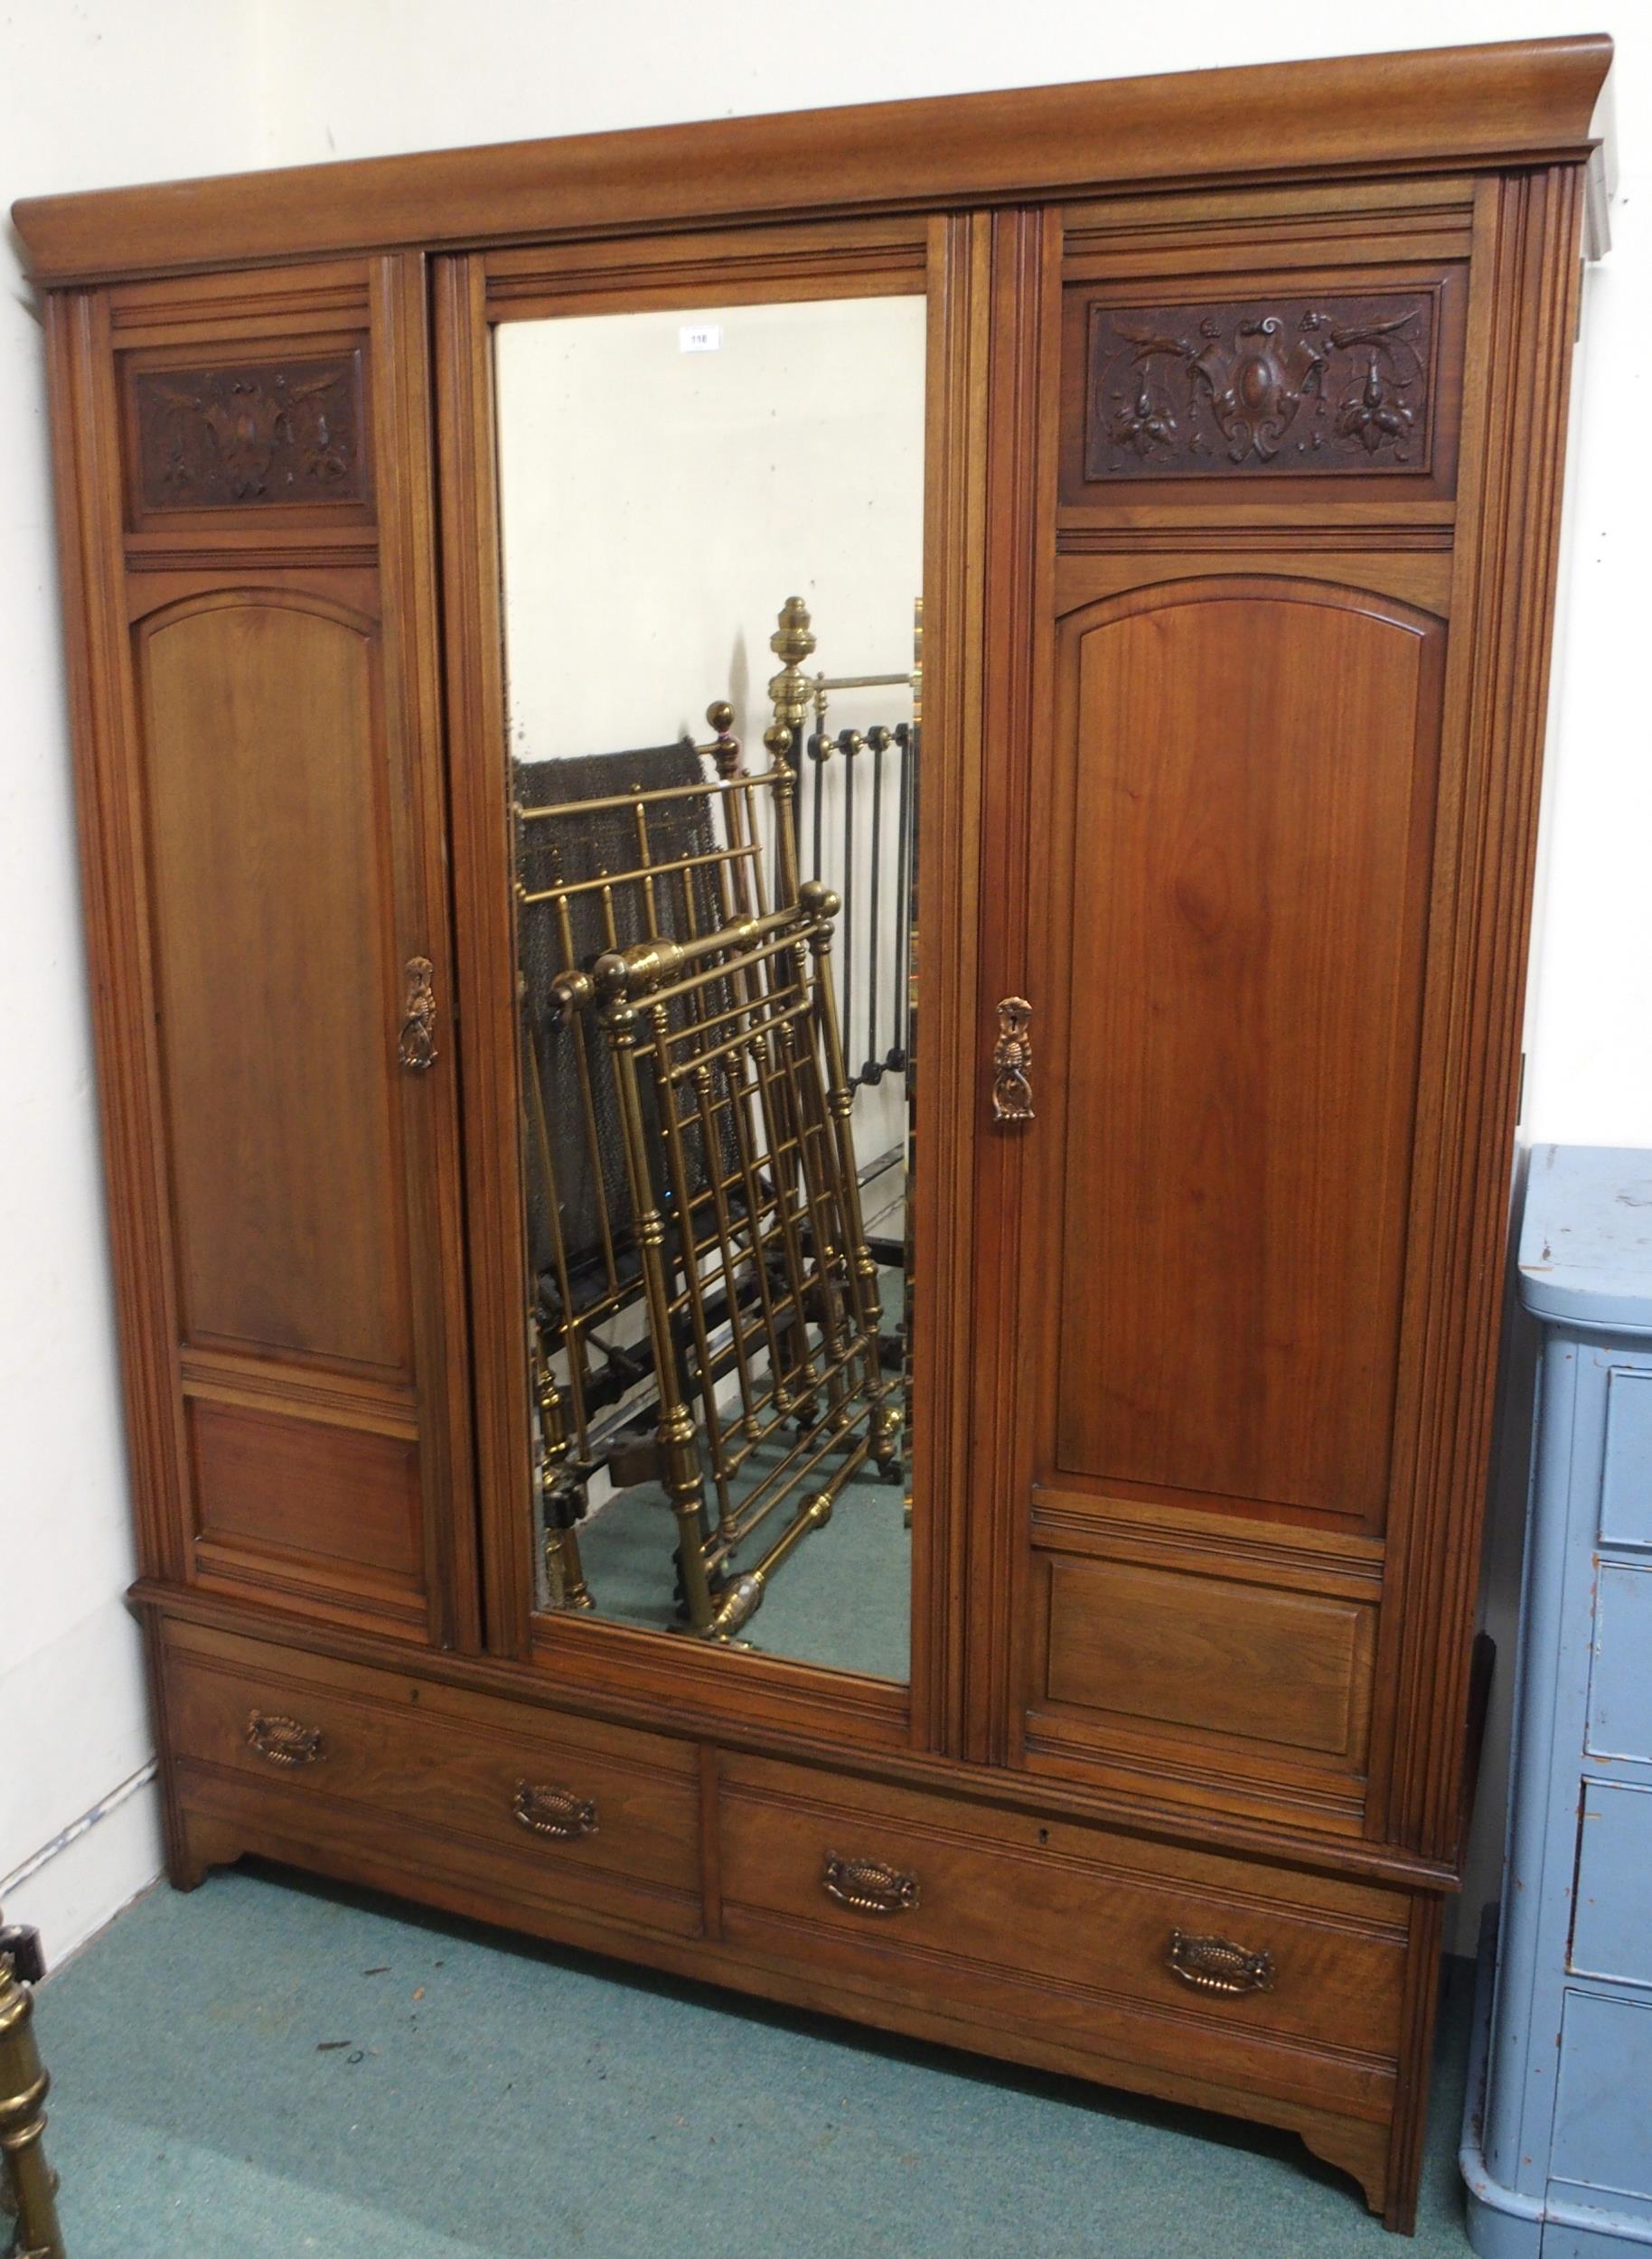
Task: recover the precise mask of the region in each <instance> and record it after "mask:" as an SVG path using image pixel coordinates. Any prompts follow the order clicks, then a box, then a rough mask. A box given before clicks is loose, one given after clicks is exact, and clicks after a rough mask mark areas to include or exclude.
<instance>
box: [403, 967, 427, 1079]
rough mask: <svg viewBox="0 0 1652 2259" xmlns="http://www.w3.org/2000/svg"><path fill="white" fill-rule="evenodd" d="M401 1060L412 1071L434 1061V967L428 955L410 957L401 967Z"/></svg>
mask: <svg viewBox="0 0 1652 2259" xmlns="http://www.w3.org/2000/svg"><path fill="white" fill-rule="evenodd" d="M402 980H403V981H404V983H405V984H406V986H405V992H404V995H403V999H402V1007H401V1009H402V1021H401V1041H400V1043H399V1046H398V1050H399V1056H400V1059H401V1064H402V1065H403V1066H404V1067H410V1068H411V1069H412V1071H413V1073H415V1074H422V1073H424V1071H425V1069H426V1068H427V1067H433V1066H434V1065H435V1064H436V988H435V985H434V984H435V980H436V967H435V966H434V965H433V964H432V963H431V962H430V960H429V959H428V958H427V957H409V958H408V961H407V963H406V964H405V965H404V966H403V967H402Z"/></svg>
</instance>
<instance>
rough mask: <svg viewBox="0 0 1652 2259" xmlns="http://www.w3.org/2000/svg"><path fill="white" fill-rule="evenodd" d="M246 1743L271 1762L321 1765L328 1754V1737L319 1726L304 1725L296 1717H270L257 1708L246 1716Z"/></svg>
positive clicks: (275, 1763) (277, 1763) (267, 1761)
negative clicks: (249, 1715) (248, 1716)
mask: <svg viewBox="0 0 1652 2259" xmlns="http://www.w3.org/2000/svg"><path fill="white" fill-rule="evenodd" d="M247 1747H248V1748H249V1749H256V1750H257V1752H258V1755H259V1756H260V1757H261V1758H263V1759H264V1760H265V1762H266V1763H267V1764H268V1765H319V1764H320V1763H321V1761H322V1759H323V1758H324V1757H325V1756H326V1754H327V1737H326V1735H325V1734H324V1733H323V1731H322V1729H321V1728H320V1727H319V1726H301V1725H300V1724H299V1722H298V1720H297V1719H296V1718H271V1717H268V1716H267V1715H266V1714H265V1712H264V1711H261V1710H255V1711H253V1713H252V1715H251V1717H250V1718H249V1719H248V1720H247Z"/></svg>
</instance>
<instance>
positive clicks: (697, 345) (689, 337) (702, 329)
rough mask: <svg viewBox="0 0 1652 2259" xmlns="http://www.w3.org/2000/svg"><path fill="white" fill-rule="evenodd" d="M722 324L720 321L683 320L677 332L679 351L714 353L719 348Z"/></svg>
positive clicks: (721, 339)
mask: <svg viewBox="0 0 1652 2259" xmlns="http://www.w3.org/2000/svg"><path fill="white" fill-rule="evenodd" d="M722 342H723V325H722V323H720V322H685V323H683V325H682V327H681V329H680V330H679V331H678V333H677V350H678V352H680V353H715V352H718V351H719V350H720V349H721V346H722Z"/></svg>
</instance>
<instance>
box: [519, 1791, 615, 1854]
mask: <svg viewBox="0 0 1652 2259" xmlns="http://www.w3.org/2000/svg"><path fill="white" fill-rule="evenodd" d="M511 1810H512V1813H513V1814H515V1817H516V1819H517V1821H518V1823H519V1824H520V1825H521V1826H522V1827H525V1828H526V1829H528V1831H529V1832H530V1834H533V1835H551V1836H554V1837H555V1838H556V1840H557V1841H558V1842H559V1843H573V1842H577V1841H578V1839H579V1838H580V1837H581V1836H582V1835H595V1834H596V1804H595V1803H594V1802H593V1801H592V1799H591V1798H590V1797H588V1796H576V1795H575V1794H574V1792H573V1790H572V1789H571V1788H552V1787H550V1786H548V1784H547V1783H546V1782H544V1781H531V1780H519V1781H518V1782H517V1784H516V1795H514V1796H513V1797H512V1801H511Z"/></svg>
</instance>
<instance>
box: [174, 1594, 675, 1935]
mask: <svg viewBox="0 0 1652 2259" xmlns="http://www.w3.org/2000/svg"><path fill="white" fill-rule="evenodd" d="M163 1683H164V1690H165V1704H166V1717H167V1732H168V1739H169V1742H170V1747H171V1751H172V1756H173V1760H174V1765H175V1767H176V1769H177V1776H178V1786H179V1792H180V1795H181V1796H182V1798H183V1801H184V1803H185V1804H190V1805H192V1806H194V1807H195V1808H197V1809H200V1810H202V1811H204V1812H209V1813H211V1812H213V1811H215V1810H216V1811H218V1812H219V1813H221V1814H222V1815H223V1816H225V1817H239V1816H241V1815H244V1814H246V1813H247V1812H249V1810H250V1811H255V1812H262V1813H264V1814H268V1819H269V1825H270V1827H271V1830H272V1832H274V1833H282V1832H284V1831H285V1832H286V1833H287V1834H289V1835H290V1834H291V1833H293V1832H295V1831H296V1832H297V1833H298V1835H299V1837H300V1839H301V1840H304V1841H313V1842H315V1843H316V1845H317V1847H318V1850H320V1851H325V1848H326V1845H327V1842H329V1840H334V1841H336V1842H339V1843H340V1844H343V1843H344V1842H349V1843H350V1844H351V1845H352V1847H354V1848H355V1849H356V1850H357V1851H358V1853H361V1852H363V1851H379V1852H380V1853H381V1854H382V1856H383V1857H384V1858H385V1860H386V1861H388V1862H389V1863H390V1864H392V1865H398V1866H409V1867H410V1868H411V1870H413V1871H415V1872H417V1871H418V1869H419V1868H421V1867H429V1866H433V1865H435V1866H438V1867H439V1866H444V1865H446V1867H448V1868H450V1869H451V1870H453V1871H455V1872H457V1873H463V1874H466V1875H469V1876H472V1877H474V1878H475V1879H478V1880H481V1879H483V1873H484V1872H485V1874H486V1876H488V1877H491V1878H492V1879H494V1880H496V1881H497V1882H498V1883H499V1884H500V1886H501V1887H502V1888H504V1889H508V1890H510V1891H511V1892H512V1893H513V1894H514V1895H517V1896H519V1897H520V1896H526V1897H528V1898H544V1899H546V1900H548V1901H554V1902H555V1903H558V1904H564V1905H568V1906H570V1907H577V1908H580V1909H582V1910H585V1911H587V1912H589V1913H594V1914H596V1915H599V1916H604V1917H607V1918H611V1919H615V1920H618V1921H624V1922H626V1923H635V1922H642V1923H643V1924H645V1925H646V1926H650V1927H654V1928H661V1929H664V1930H666V1931H668V1932H671V1933H673V1934H676V1935H679V1936H694V1935H696V1934H697V1933H698V1931H699V1927H700V1924H701V1899H700V1888H699V1767H698V1759H697V1757H696V1754H695V1752H694V1750H693V1749H692V1748H690V1746H689V1745H687V1744H686V1743H683V1742H680V1741H672V1740H669V1739H666V1738H665V1737H664V1736H662V1735H656V1734H649V1733H642V1732H637V1731H634V1730H633V1729H630V1728H628V1727H624V1726H611V1725H605V1724H599V1723H596V1722H595V1721H593V1720H585V1719H576V1718H568V1717H564V1716H560V1715H557V1714H553V1713H551V1712H549V1711H534V1710H532V1709H529V1708H527V1707H525V1706H523V1705H521V1704H520V1703H514V1702H504V1701H496V1700H494V1699H493V1698H492V1697H491V1696H487V1695H479V1694H473V1693H468V1692H458V1691H456V1690H453V1689H450V1688H446V1687H443V1686H440V1685H437V1684H435V1683H432V1682H430V1681H428V1680H420V1679H416V1678H414V1677H412V1676H410V1675H406V1674H403V1673H399V1672H395V1671H390V1670H382V1671H380V1670H371V1669H366V1668H363V1667H361V1666H359V1665H356V1664H343V1663H338V1662H334V1661H332V1660H328V1659H325V1658H323V1657H319V1656H315V1655H310V1654H303V1653H300V1652H299V1651H296V1650H294V1649H290V1648H285V1647H280V1646H277V1645H273V1644H271V1643H268V1642H266V1641H263V1640H249V1639H241V1638H239V1637H236V1636H231V1635H229V1634H225V1633H221V1632H215V1631H208V1630H205V1629H202V1628H201V1627H199V1626H191V1625H183V1624H175V1623H174V1624H170V1625H168V1626H167V1627H166V1631H165V1635H164V1664H163ZM249 1796H251V1797H252V1798H253V1800H254V1801H253V1803H252V1804H250V1805H249V1803H248V1801H247V1800H248V1798H249ZM322 1863H324V1861H323V1862H322Z"/></svg>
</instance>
